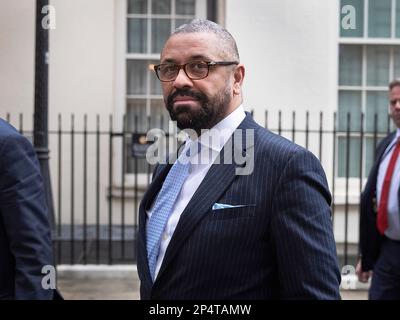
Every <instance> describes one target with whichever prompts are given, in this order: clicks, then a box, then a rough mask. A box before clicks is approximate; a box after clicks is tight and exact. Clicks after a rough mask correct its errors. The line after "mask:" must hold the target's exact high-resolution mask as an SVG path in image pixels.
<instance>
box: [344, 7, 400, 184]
mask: <svg viewBox="0 0 400 320" xmlns="http://www.w3.org/2000/svg"><path fill="white" fill-rule="evenodd" d="M345 5H351V6H353V7H354V8H355V17H356V28H355V29H347V30H346V29H344V28H341V29H340V36H341V38H340V44H339V84H338V88H339V90H338V116H337V122H338V123H337V125H338V126H337V127H338V132H339V137H338V172H337V175H338V177H346V172H347V168H346V156H347V151H346V150H347V149H349V150H351V151H350V152H351V156H350V158H351V161H350V162H349V168H348V169H349V171H348V172H349V177H360V174H361V175H362V176H363V177H365V176H367V175H368V173H369V171H370V169H371V166H372V164H373V160H374V152H375V148H376V145H375V144H376V143H379V140H380V139H381V138H382V137H384V136H385V135H386V134H387V132H388V131H390V130H392V129H393V127H392V126H391V122H390V120H389V118H388V97H387V95H388V89H387V87H388V84H389V82H390V81H391V80H392V79H394V78H397V77H400V11H399V10H400V0H383V1H382V0H342V1H341V8H343V6H345ZM340 17H341V18H342V17H343V13H342V14H341V15H340ZM349 37H350V38H352V39H346V38H349ZM362 113H363V114H364V118H363V123H361V120H362V116H361V114H362ZM375 126H376V131H377V136H375V134H374V132H375ZM347 129H349V131H350V141H349V144H348V143H347V139H346V136H347V134H346V132H347ZM361 129H362V130H363V137H362V140H361V134H360V131H361ZM361 163H363V167H362V168H361V167H360V164H361Z"/></svg>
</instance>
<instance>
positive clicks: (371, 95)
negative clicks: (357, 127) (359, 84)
mask: <svg viewBox="0 0 400 320" xmlns="http://www.w3.org/2000/svg"><path fill="white" fill-rule="evenodd" d="M388 103H389V102H388V94H387V92H367V109H366V115H365V120H366V130H367V131H368V132H374V131H375V114H376V115H377V130H378V132H383V133H384V132H387V131H388V124H389V123H388Z"/></svg>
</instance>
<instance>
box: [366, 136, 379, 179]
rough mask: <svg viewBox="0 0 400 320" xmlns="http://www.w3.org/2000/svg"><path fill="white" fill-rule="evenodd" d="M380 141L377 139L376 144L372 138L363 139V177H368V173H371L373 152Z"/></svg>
mask: <svg viewBox="0 0 400 320" xmlns="http://www.w3.org/2000/svg"><path fill="white" fill-rule="evenodd" d="M381 141H382V138H381V137H377V139H376V142H375V139H374V138H366V139H365V165H364V168H365V169H364V176H365V177H366V176H368V174H369V172H370V171H371V168H372V165H373V164H374V162H375V150H376V147H377V146H378V144H379V143H380V142H381ZM375 143H376V144H375Z"/></svg>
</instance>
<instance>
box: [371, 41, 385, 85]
mask: <svg viewBox="0 0 400 320" xmlns="http://www.w3.org/2000/svg"><path fill="white" fill-rule="evenodd" d="M389 61H390V52H389V47H387V46H368V47H367V85H369V86H385V87H386V86H387V85H388V82H389Z"/></svg>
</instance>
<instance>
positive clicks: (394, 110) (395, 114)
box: [389, 86, 400, 128]
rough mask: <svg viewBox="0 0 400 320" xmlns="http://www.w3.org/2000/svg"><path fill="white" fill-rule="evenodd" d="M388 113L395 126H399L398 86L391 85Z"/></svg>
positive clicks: (399, 88) (399, 94)
mask: <svg viewBox="0 0 400 320" xmlns="http://www.w3.org/2000/svg"><path fill="white" fill-rule="evenodd" d="M389 100H390V115H391V117H392V119H393V122H394V123H395V124H396V126H397V128H400V86H395V87H393V89H392V90H390V93H389Z"/></svg>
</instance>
